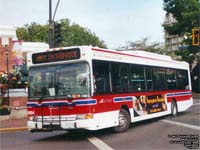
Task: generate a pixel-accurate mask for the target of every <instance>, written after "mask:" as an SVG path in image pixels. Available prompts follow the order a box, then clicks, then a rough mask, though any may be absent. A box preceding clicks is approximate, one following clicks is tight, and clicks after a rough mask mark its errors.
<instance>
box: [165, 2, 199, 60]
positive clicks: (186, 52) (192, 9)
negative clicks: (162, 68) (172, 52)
mask: <svg viewBox="0 0 200 150" xmlns="http://www.w3.org/2000/svg"><path fill="white" fill-rule="evenodd" d="M164 10H165V11H166V12H167V13H170V14H172V15H173V17H174V18H175V19H176V22H174V23H173V24H164V25H163V27H164V29H165V31H167V32H168V33H169V34H170V35H179V36H184V37H185V40H184V41H183V42H184V44H185V45H187V47H186V49H183V50H179V51H177V52H176V54H177V55H180V56H181V57H182V59H183V60H185V61H187V62H189V63H192V62H193V60H194V59H196V60H198V59H199V58H197V55H196V56H195V54H196V53H198V52H200V47H198V46H192V29H193V28H194V27H199V26H200V2H199V0H164Z"/></svg>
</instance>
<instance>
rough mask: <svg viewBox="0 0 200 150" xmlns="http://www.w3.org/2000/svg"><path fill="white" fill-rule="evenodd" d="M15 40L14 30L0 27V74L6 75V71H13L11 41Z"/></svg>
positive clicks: (8, 27)
mask: <svg viewBox="0 0 200 150" xmlns="http://www.w3.org/2000/svg"><path fill="white" fill-rule="evenodd" d="M16 39H17V37H16V28H14V27H11V26H3V25H0V74H7V69H9V72H12V70H13V56H12V49H13V42H12V41H13V40H16ZM7 62H8V68H7Z"/></svg>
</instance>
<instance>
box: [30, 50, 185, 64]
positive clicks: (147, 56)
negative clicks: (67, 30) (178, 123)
mask: <svg viewBox="0 0 200 150" xmlns="http://www.w3.org/2000/svg"><path fill="white" fill-rule="evenodd" d="M73 48H80V49H81V51H82V52H83V53H85V54H86V55H90V54H91V53H93V54H95V53H102V55H101V59H104V58H105V60H107V59H108V57H107V55H110V58H111V59H108V60H115V58H116V57H112V56H114V55H115V56H118V57H122V59H123V56H129V57H127V58H131V57H135V58H138V59H143V60H148V61H149V62H150V61H151V60H153V61H154V62H156V61H158V63H157V64H159V62H161V61H162V62H165V63H176V64H180V65H184V66H188V63H186V62H183V61H176V60H173V59H172V58H171V57H170V56H167V55H161V54H156V53H151V52H147V51H143V50H133V51H131V50H123V51H118V50H110V49H103V48H99V47H92V46H72V47H59V48H52V49H46V50H41V51H37V52H32V53H30V54H28V55H29V60H28V61H30V62H31V60H30V59H31V55H32V54H35V53H41V52H47V51H60V50H66V49H73ZM95 58H97V59H98V57H97V56H96V57H95ZM123 60H126V58H124V59H123ZM123 60H122V61H123ZM129 61H131V59H130V60H129ZM160 65H161V64H160ZM155 66H156V65H155ZM161 66H162V65H161ZM173 67H175V66H173ZM177 67H178V66H177Z"/></svg>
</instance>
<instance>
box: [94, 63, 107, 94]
mask: <svg viewBox="0 0 200 150" xmlns="http://www.w3.org/2000/svg"><path fill="white" fill-rule="evenodd" d="M93 82H94V93H96V94H98V93H102V94H103V93H108V92H110V86H109V83H110V82H109V63H108V62H104V61H95V60H94V61H93Z"/></svg>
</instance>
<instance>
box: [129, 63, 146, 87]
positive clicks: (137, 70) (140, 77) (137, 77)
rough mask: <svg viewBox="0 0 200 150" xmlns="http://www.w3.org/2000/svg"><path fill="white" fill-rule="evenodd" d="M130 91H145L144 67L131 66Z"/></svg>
mask: <svg viewBox="0 0 200 150" xmlns="http://www.w3.org/2000/svg"><path fill="white" fill-rule="evenodd" d="M130 77H131V81H130V82H131V90H132V91H144V90H145V78H144V66H137V65H134V66H131V73H130Z"/></svg>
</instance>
